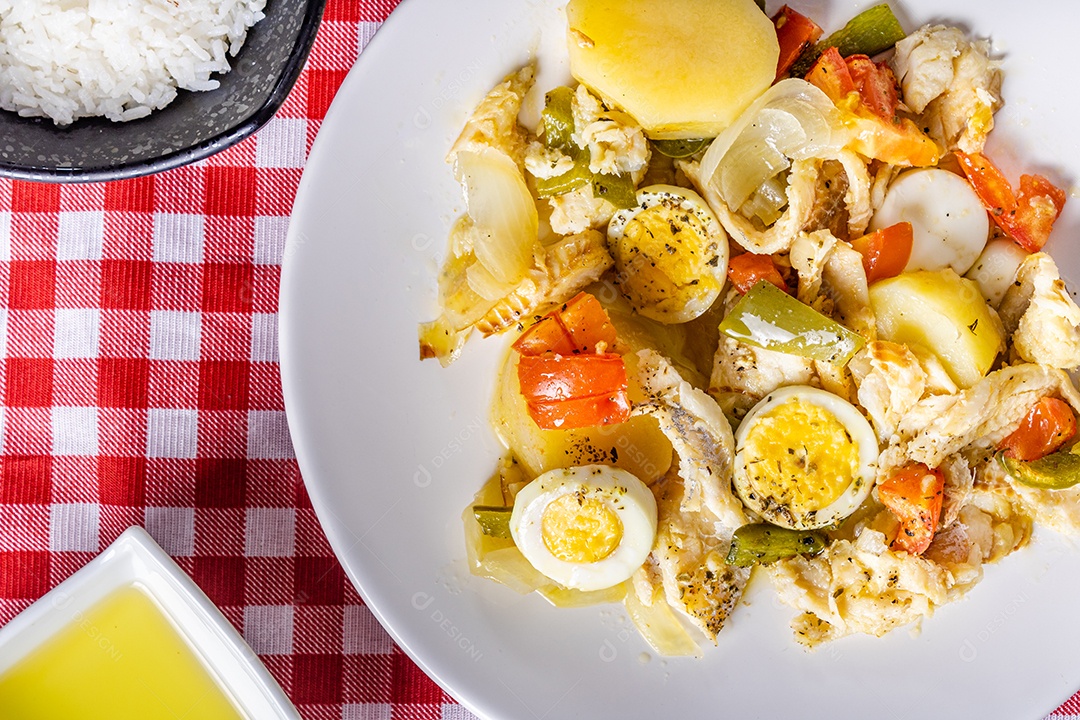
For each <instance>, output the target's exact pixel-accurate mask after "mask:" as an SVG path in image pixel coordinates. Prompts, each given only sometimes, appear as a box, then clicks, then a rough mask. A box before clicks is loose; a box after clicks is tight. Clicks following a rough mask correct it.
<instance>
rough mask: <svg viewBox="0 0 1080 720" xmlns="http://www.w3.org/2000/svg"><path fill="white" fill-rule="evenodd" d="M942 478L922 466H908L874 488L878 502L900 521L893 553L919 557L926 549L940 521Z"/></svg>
mask: <svg viewBox="0 0 1080 720" xmlns="http://www.w3.org/2000/svg"><path fill="white" fill-rule="evenodd" d="M944 490H945V476H944V475H942V473H941V471H940V470H931V469H930V468H928V467H927V466H926V465H923V464H922V463H915V464H914V465H908V466H907V467H905V468H903V469H901V470H900V471H899V472H897V473H896V474H895V475H893V476H892V477H890V478H888V479H887V480H884V481H882V482H879V483H878V485H877V493H878V500H880V501H881V503H882V504H883V505H884V506H885V507H887V508H888V509H889V510H890V511H891V512H892V514H893V515H895V516H896V518H897V519H898V520H899V521H900V532H899V533H898V534H897V536H896V539H895V540H893V543H892V548H893V549H894V550H904V551H906V552H909V553H911V554H912V555H921V554H922V553H924V552H925V551H926V548H928V547H930V543H931V542H933V540H934V533H935V532H936V531H937V524H938V520H939V519H940V517H941V504H942V501H943V500H944V494H945V492H944Z"/></svg>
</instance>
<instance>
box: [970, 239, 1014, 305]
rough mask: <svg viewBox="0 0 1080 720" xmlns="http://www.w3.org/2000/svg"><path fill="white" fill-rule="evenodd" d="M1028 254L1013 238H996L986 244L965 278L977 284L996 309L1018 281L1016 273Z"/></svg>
mask: <svg viewBox="0 0 1080 720" xmlns="http://www.w3.org/2000/svg"><path fill="white" fill-rule="evenodd" d="M1028 254H1029V253H1028V251H1027V250H1025V249H1024V248H1022V247H1020V246H1019V245H1017V244H1016V243H1015V242H1013V241H1012V239H1011V238H1007V237H999V238H995V239H994V240H991V241H990V242H988V243H986V248H985V249H984V250H983V251H982V255H979V259H978V260H976V261H975V264H974V265H972V266H971V269H970V270H968V271H967V275H965V276H964V277H966V278H968V279H969V280H974V281H975V282H977V283H978V284H979V290H980V291H982V294H983V297H985V298H986V300H987V301H988V302H989V303H990V304H991V305H992V306H993V307H995V308H996V307H997V306H998V305H1000V304H1001V300H1002V298H1004V297H1005V293H1006V291H1008V289H1009V288H1010V287H1012V284H1013V283H1014V282H1015V281H1016V271H1017V270H1019V269H1020V265H1022V264H1023V262H1024V260H1025V259H1027V256H1028Z"/></svg>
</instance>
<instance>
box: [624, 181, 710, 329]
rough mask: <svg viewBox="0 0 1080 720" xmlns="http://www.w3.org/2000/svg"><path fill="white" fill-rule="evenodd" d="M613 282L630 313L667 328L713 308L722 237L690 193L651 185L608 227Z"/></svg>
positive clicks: (702, 204)
mask: <svg viewBox="0 0 1080 720" xmlns="http://www.w3.org/2000/svg"><path fill="white" fill-rule="evenodd" d="M608 247H609V249H610V250H611V255H612V257H614V258H615V271H616V282H617V283H618V284H619V289H620V290H622V292H623V294H624V295H626V297H627V298H628V299H629V300H630V303H631V304H632V305H633V306H634V309H635V310H637V311H638V312H639V313H641V314H642V315H644V316H645V317H647V318H650V319H652V320H656V321H657V322H662V323H666V324H675V323H684V322H689V321H690V320H693V319H694V318H696V317H697V316H699V315H701V314H702V313H703V312H705V311H706V310H708V309H709V307H710V306H712V304H713V302H714V301H715V300H716V298H717V296H718V295H719V294H720V290H721V289H723V287H724V280H725V278H726V277H727V262H728V242H727V233H726V232H724V228H723V227H722V226H721V225H720V222H719V221H718V220H717V219H716V216H715V215H714V214H713V212H712V210H710V209H709V206H708V204H706V202H705V201H704V200H703V199H702V198H701V196H700V195H698V194H697V193H696V192H694V191H693V190H688V189H686V188H681V187H676V186H674V185H651V186H649V187H647V188H642V189H641V190H638V192H637V205H635V206H634V207H632V208H630V209H629V210H619V211H618V212H616V213H615V215H614V217H612V218H611V223H610V224H609V225H608Z"/></svg>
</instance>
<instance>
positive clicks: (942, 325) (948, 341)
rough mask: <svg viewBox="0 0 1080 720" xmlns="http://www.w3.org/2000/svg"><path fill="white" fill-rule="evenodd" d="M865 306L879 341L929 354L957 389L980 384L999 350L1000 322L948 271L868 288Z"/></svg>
mask: <svg viewBox="0 0 1080 720" xmlns="http://www.w3.org/2000/svg"><path fill="white" fill-rule="evenodd" d="M870 305H871V306H872V307H873V309H874V315H876V316H877V334H878V338H879V339H880V340H887V341H890V342H897V343H903V344H906V345H912V344H914V345H921V346H922V347H924V348H926V349H927V350H930V351H931V352H932V353H934V354H935V355H936V356H937V357H938V358H939V359H940V360H941V363H942V365H944V366H945V369H946V370H947V371H948V373H949V375H950V376H951V377H952V379H953V381H955V382H956V384H957V385H958V386H960V387H961V388H969V387H971V386H972V385H974V384H975V383H977V382H978V381H979V380H981V379H982V378H983V376H985V375H986V373H987V372H988V371H989V370H990V367H991V366H992V365H993V364H994V360H995V359H996V358H997V356H998V353H1000V352H1001V351H1002V350H1003V349H1004V348H1005V331H1004V329H1003V328H1002V326H1001V320H1000V319H999V318H998V316H997V313H995V312H994V311H993V310H991V309H990V306H989V305H987V304H986V300H985V299H984V298H983V295H982V293H981V292H980V291H979V286H978V285H977V284H976V283H975V282H974V281H972V280H967V279H965V278H962V277H960V276H959V275H957V274H956V273H955V272H953V270H951V269H948V268H947V269H945V270H938V271H933V272H931V271H921V272H913V273H904V274H902V275H898V276H897V277H894V278H889V279H887V280H882V281H880V282H877V283H874V284H873V285H872V286H871V287H870Z"/></svg>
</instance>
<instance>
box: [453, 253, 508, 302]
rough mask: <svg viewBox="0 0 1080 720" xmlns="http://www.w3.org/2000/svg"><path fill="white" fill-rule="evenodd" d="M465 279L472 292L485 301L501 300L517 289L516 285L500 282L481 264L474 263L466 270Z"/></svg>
mask: <svg viewBox="0 0 1080 720" xmlns="http://www.w3.org/2000/svg"><path fill="white" fill-rule="evenodd" d="M465 279H466V280H467V281H468V283H469V287H470V288H472V291H473V292H474V293H476V294H477V295H479V296H480V297H482V298H484V299H485V300H501V299H502V298H504V297H506V296H507V295H509V294H510V291H511V290H513V289H514V288H515V287H516V284H515V283H504V282H499V281H498V280H497V279H496V278H495V276H494V275H492V274H491V271H490V270H488V269H487V268H486V267H485V266H484V265H483V264H482V263H480V262H474V263H473V264H472V265H470V266H469V267H468V268H467V269H466V270H465Z"/></svg>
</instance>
